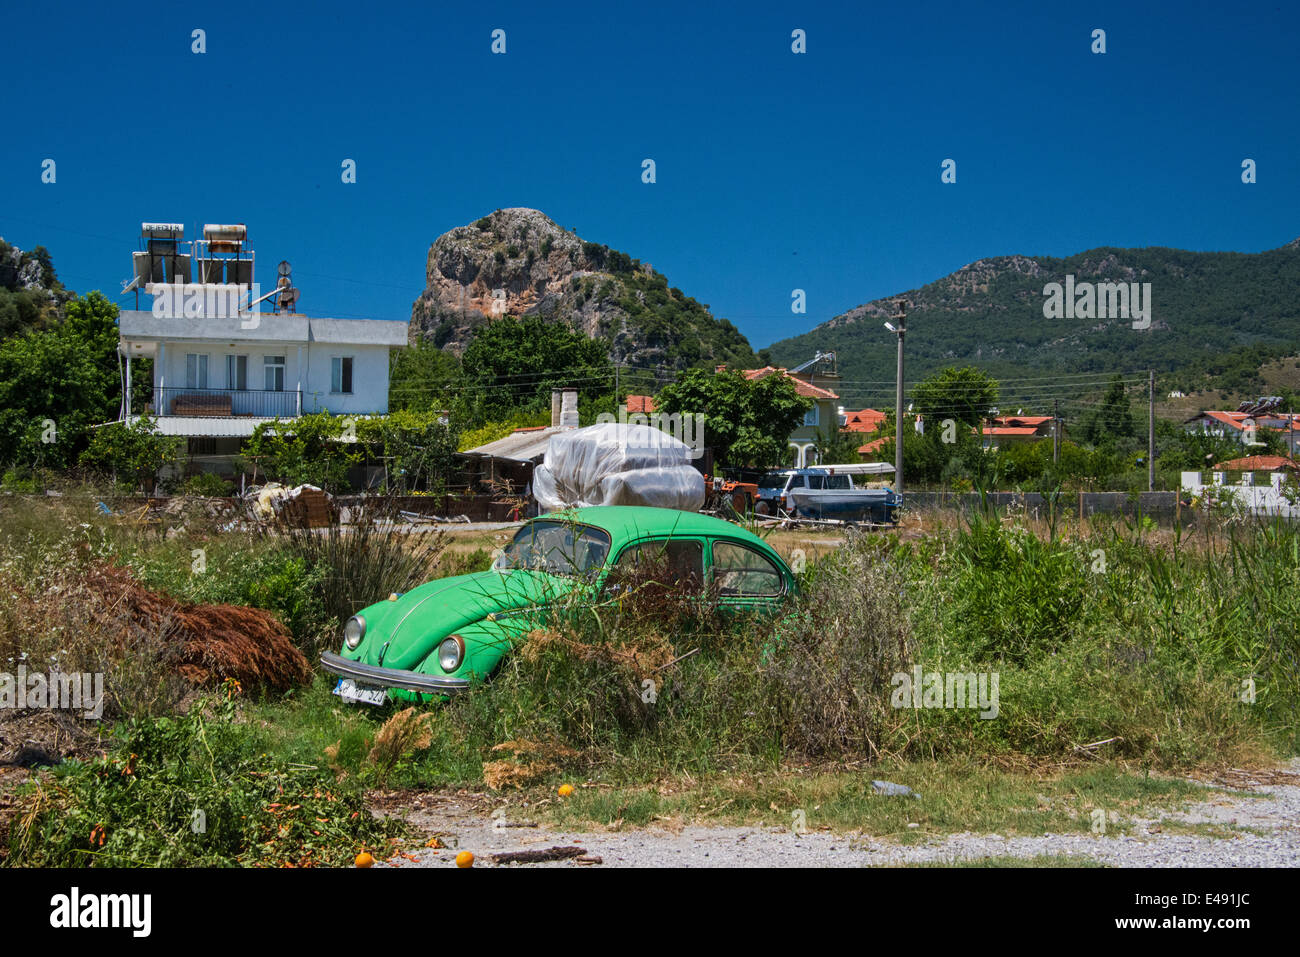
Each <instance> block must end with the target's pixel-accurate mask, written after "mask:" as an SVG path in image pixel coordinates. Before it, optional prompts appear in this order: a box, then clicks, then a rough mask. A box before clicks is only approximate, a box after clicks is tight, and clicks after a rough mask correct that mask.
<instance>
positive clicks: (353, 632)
mask: <svg viewBox="0 0 1300 957" xmlns="http://www.w3.org/2000/svg"><path fill="white" fill-rule="evenodd" d="M365 636H366V620H365V619H364V618H362V617H361V616H360V615H353V616H352V617H351V618H349V619H348V620H347V624H345V625H344V626H343V643H344V644H346V645H347V646H348V648H349V650H351V651H356V650H357V645H359V644H361V639H362V638H364V637H365Z"/></svg>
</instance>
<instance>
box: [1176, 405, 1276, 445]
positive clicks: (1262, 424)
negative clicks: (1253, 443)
mask: <svg viewBox="0 0 1300 957" xmlns="http://www.w3.org/2000/svg"><path fill="white" fill-rule="evenodd" d="M1247 419H1250V420H1252V421H1253V422H1254V425H1255V428H1256V429H1257V430H1258V429H1268V430H1269V431H1271V432H1281V433H1282V434H1283V435H1286V434H1287V433H1288V432H1290V433H1291V434H1292V435H1294V436H1296V437H1297V438H1298V439H1300V415H1291V414H1289V413H1278V412H1264V413H1261V414H1259V415H1254V416H1252V415H1250V414H1249V413H1246V412H1219V411H1211V410H1206V411H1203V412H1201V413H1200V414H1198V415H1194V416H1192V417H1191V418H1190V419H1187V420H1186V421H1184V422H1183V428H1184V429H1186V430H1187V431H1188V432H1201V433H1204V434H1206V435H1217V436H1221V437H1222V436H1228V437H1231V438H1236V439H1237V440H1238V441H1239V442H1241V443H1242V444H1243V445H1244V444H1246V443H1247V442H1249V441H1250V435H1249V433H1248V432H1247V431H1246V420H1247Z"/></svg>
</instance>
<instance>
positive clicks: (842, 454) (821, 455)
mask: <svg viewBox="0 0 1300 957" xmlns="http://www.w3.org/2000/svg"><path fill="white" fill-rule="evenodd" d="M837 425H838V423H837ZM862 442H863V435H862V433H861V432H841V431H840V430H839V429H838V428H836V427H835V426H828V427H827V428H824V429H822V431H821V435H819V436H818V437H817V457H818V461H819V462H821V463H822V464H823V465H840V464H844V463H849V462H861V461H862V456H860V455H858V449H859V448H861V447H862Z"/></svg>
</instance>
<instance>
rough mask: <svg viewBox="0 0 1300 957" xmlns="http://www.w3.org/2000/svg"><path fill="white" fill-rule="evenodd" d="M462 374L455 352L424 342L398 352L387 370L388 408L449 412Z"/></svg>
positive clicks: (457, 391) (413, 344) (458, 388)
mask: <svg viewBox="0 0 1300 957" xmlns="http://www.w3.org/2000/svg"><path fill="white" fill-rule="evenodd" d="M462 377H463V373H462V371H461V366H460V360H459V359H458V358H456V354H455V353H454V352H449V351H447V350H446V349H439V348H438V347H437V346H435V345H433V344H432V343H430V342H427V341H425V340H420V341H418V342H414V343H412V344H411V345H409V346H407V347H406V348H405V349H399V350H397V352H396V354H395V355H394V356H393V364H392V367H391V369H390V371H389V381H388V407H389V408H390V409H393V410H398V409H412V410H415V411H417V412H424V411H443V410H450V409H451V408H452V406H453V404H454V403H455V400H456V398H457V396H458V394H459V392H460V386H461V385H462Z"/></svg>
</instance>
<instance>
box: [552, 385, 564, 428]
mask: <svg viewBox="0 0 1300 957" xmlns="http://www.w3.org/2000/svg"><path fill="white" fill-rule="evenodd" d="M560 396H561V393H560V390H559V389H552V390H551V428H555V427H557V426H558V425H559V424H560V409H561V408H562V405H561V398H560Z"/></svg>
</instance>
